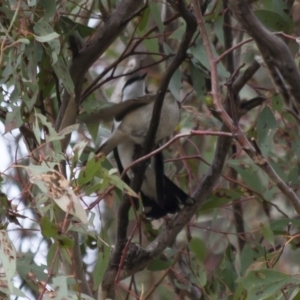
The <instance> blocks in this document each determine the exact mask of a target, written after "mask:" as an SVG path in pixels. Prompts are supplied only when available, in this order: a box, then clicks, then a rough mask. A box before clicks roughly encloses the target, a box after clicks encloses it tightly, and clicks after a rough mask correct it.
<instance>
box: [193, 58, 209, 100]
mask: <svg viewBox="0 0 300 300" xmlns="http://www.w3.org/2000/svg"><path fill="white" fill-rule="evenodd" d="M194 61H195V59H192V63H191V64H190V68H191V77H192V83H193V88H194V90H195V91H196V93H197V97H198V98H200V99H201V98H202V97H203V96H204V94H205V91H206V84H205V74H204V73H203V72H202V71H201V69H200V68H198V67H197V65H196V63H195V62H194Z"/></svg>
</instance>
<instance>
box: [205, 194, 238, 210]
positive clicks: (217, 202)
mask: <svg viewBox="0 0 300 300" xmlns="http://www.w3.org/2000/svg"><path fill="white" fill-rule="evenodd" d="M240 197H241V193H239V192H236V191H232V190H227V189H218V190H217V192H216V193H214V194H212V195H211V196H210V197H209V198H208V200H207V202H205V203H204V204H203V205H202V206H201V209H200V210H201V211H202V212H204V211H206V210H211V209H214V208H218V207H222V206H223V205H225V204H227V203H228V202H230V201H234V200H237V199H239V198H240Z"/></svg>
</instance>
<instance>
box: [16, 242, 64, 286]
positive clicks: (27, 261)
mask: <svg viewBox="0 0 300 300" xmlns="http://www.w3.org/2000/svg"><path fill="white" fill-rule="evenodd" d="M50 249H51V247H50ZM58 263H59V261H58V260H57V264H58ZM49 266H50V265H49ZM46 268H47V266H45V265H43V264H41V265H39V266H38V265H37V264H36V263H35V262H34V258H33V254H31V253H30V252H28V253H25V254H22V255H19V256H18V260H17V271H18V274H19V275H20V276H21V277H22V279H23V280H25V281H26V282H27V284H28V285H29V286H30V287H31V288H32V289H33V290H34V291H38V286H37V285H36V284H34V283H33V281H32V279H31V278H30V277H28V274H33V275H34V276H33V277H35V278H36V279H38V280H40V281H45V280H46V279H47V274H46V273H45V272H44V270H45V269H46Z"/></svg>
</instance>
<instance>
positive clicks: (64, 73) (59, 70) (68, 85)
mask: <svg viewBox="0 0 300 300" xmlns="http://www.w3.org/2000/svg"><path fill="white" fill-rule="evenodd" d="M52 67H53V70H54V72H55V74H56V76H57V77H58V78H59V79H60V80H61V81H62V83H63V86H64V87H65V89H66V90H67V92H68V93H69V94H71V95H74V83H73V80H72V78H71V75H70V72H69V69H68V67H67V66H66V64H65V61H64V59H63V57H62V56H59V57H58V60H57V61H56V63H54V64H53V65H52Z"/></svg>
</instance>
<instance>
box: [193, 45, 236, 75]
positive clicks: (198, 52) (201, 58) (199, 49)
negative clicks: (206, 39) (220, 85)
mask: <svg viewBox="0 0 300 300" xmlns="http://www.w3.org/2000/svg"><path fill="white" fill-rule="evenodd" d="M211 47H212V52H213V55H214V57H215V58H217V57H218V54H217V52H216V49H215V47H214V45H212V44H211ZM189 51H190V53H191V54H193V56H194V57H195V58H196V59H197V60H198V64H199V65H203V66H204V67H205V68H206V69H207V70H210V64H209V59H208V58H207V55H206V52H205V49H204V47H203V42H202V41H201V40H198V41H197V42H196V44H195V45H193V46H192V47H190V50H189ZM217 69H218V74H219V76H222V77H224V78H228V77H229V76H230V74H229V73H228V72H227V71H226V69H225V67H224V65H223V64H222V63H219V64H218V66H217Z"/></svg>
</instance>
